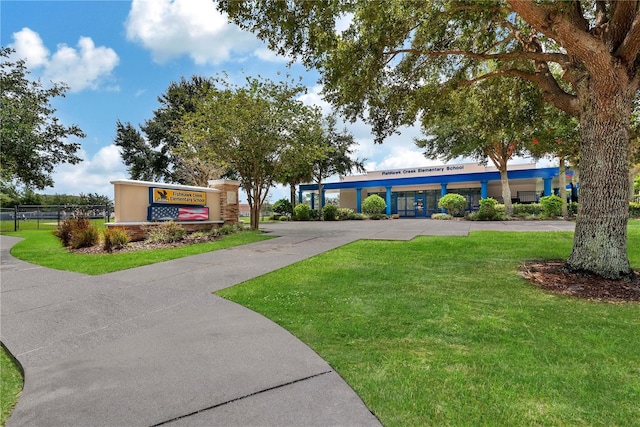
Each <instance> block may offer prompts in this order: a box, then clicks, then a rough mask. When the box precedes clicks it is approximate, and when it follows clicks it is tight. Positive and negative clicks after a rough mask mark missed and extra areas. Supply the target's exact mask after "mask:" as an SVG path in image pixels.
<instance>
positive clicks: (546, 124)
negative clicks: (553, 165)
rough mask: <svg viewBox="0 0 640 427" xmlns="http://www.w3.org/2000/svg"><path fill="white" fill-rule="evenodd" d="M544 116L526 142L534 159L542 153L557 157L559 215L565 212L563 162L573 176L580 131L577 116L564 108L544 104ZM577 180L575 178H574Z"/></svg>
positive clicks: (566, 211) (576, 170)
mask: <svg viewBox="0 0 640 427" xmlns="http://www.w3.org/2000/svg"><path fill="white" fill-rule="evenodd" d="M545 117H546V118H545V120H544V121H542V123H541V126H540V127H539V128H538V130H537V132H536V133H535V134H534V135H533V138H532V139H531V140H530V141H529V142H528V144H527V145H528V146H527V150H528V151H529V153H530V154H531V155H532V156H533V157H534V158H537V159H540V158H542V157H545V156H550V157H552V158H555V159H558V162H559V173H558V181H559V185H560V199H562V216H563V217H566V216H567V215H568V206H567V194H566V193H567V173H566V172H567V163H569V164H570V165H571V167H572V169H573V173H574V177H575V175H576V174H577V173H578V169H579V163H580V156H579V151H580V148H579V145H580V133H579V126H578V120H576V118H575V117H573V116H570V115H568V114H567V113H565V112H564V111H561V110H558V109H553V108H551V107H550V106H547V108H546V114H545ZM576 182H577V180H576Z"/></svg>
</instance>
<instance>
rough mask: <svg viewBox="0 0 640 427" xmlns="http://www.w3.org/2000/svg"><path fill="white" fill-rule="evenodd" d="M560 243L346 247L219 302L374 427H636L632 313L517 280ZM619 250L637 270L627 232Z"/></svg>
mask: <svg viewBox="0 0 640 427" xmlns="http://www.w3.org/2000/svg"><path fill="white" fill-rule="evenodd" d="M19 235H21V236H23V237H26V238H27V240H25V241H24V242H22V243H20V244H18V245H16V246H15V247H14V250H13V251H12V253H14V255H16V256H20V257H26V258H28V259H29V258H30V259H31V260H35V259H37V260H38V261H39V263H41V264H42V262H40V261H44V260H46V261H47V262H51V263H56V262H57V263H60V265H64V267H65V268H66V269H69V270H74V271H82V272H85V273H89V274H100V273H99V272H96V271H97V269H98V265H100V264H101V263H103V262H104V261H102V260H101V258H100V257H102V256H95V255H74V254H69V253H66V251H64V250H63V249H61V248H59V245H56V244H53V243H52V242H54V243H57V241H56V240H55V239H53V240H52V239H51V238H52V236H51V235H50V234H49V233H48V232H33V231H31V232H24V233H19ZM243 235H244V233H241V234H239V235H232V236H229V237H228V238H227V239H230V238H233V237H234V236H236V237H237V238H240V237H241V236H243ZM248 235H249V236H252V238H254V239H258V238H261V237H260V236H259V235H254V234H251V233H249V234H248ZM244 237H246V235H244ZM244 237H242V238H244ZM225 240H226V239H225ZM223 242H224V241H223ZM571 244H572V234H571V233H503V232H476V233H472V234H471V235H470V236H469V237H419V238H416V239H414V240H412V241H410V242H389V241H359V242H355V243H352V244H350V245H347V246H344V247H342V248H339V249H336V250H333V251H330V252H328V253H325V254H322V255H319V256H315V257H312V258H310V259H308V260H305V261H302V262H300V263H297V264H295V265H293V266H290V267H286V268H283V269H280V270H278V271H276V272H273V273H270V274H268V275H265V276H262V277H259V278H257V279H254V280H251V281H248V282H245V283H243V284H240V285H237V286H234V287H232V288H229V289H226V290H223V291H220V292H219V294H220V295H222V296H224V297H226V298H229V299H231V300H234V301H237V302H239V303H241V304H243V305H245V306H247V307H249V308H252V309H254V310H256V311H258V312H260V313H263V314H264V315H266V316H267V317H269V318H271V319H273V320H274V321H276V322H278V323H279V324H280V325H282V326H284V327H285V328H287V329H288V330H290V331H291V332H292V333H294V334H295V335H297V336H298V337H300V338H301V339H302V340H303V341H304V342H306V343H307V344H309V345H310V346H311V347H312V348H314V349H315V350H316V351H317V352H318V353H319V354H320V355H321V356H322V357H323V358H325V360H327V361H328V362H329V363H330V364H331V365H332V366H333V367H334V368H335V369H336V371H337V372H339V373H340V375H342V376H343V377H344V378H345V380H347V382H348V383H349V384H350V385H351V386H352V387H353V388H354V389H355V390H356V392H357V393H358V394H359V395H360V396H361V397H362V398H363V400H364V401H365V403H366V404H367V405H368V406H369V408H371V409H372V411H373V412H374V413H375V414H376V415H377V416H378V417H379V418H380V420H381V421H382V422H383V424H384V425H385V426H387V427H388V426H424V425H449V426H468V425H491V426H494V425H496V426H500V425H501V426H513V425H518V426H523V425H524V426H541V425H544V426H566V425H571V426H573V425H580V426H584V425H603V426H604V425H606V426H609V425H618V426H630V425H640V422H639V421H638V420H640V405H639V404H638V402H640V351H638V349H639V348H640V333H638V331H639V330H640V304H637V303H636V304H612V303H596V302H588V301H581V300H577V299H573V298H567V297H559V296H555V295H551V294H547V293H545V292H542V291H540V290H538V289H536V288H534V287H532V286H531V285H529V284H528V283H527V282H525V281H524V280H523V279H521V278H520V277H519V276H518V274H517V268H518V265H519V264H520V263H521V262H522V261H524V260H530V259H554V258H566V257H567V256H568V254H569V252H570V250H571ZM628 247H629V248H630V253H629V257H630V260H631V263H632V265H633V266H634V267H635V268H639V267H640V250H639V249H638V248H640V221H631V222H630V223H629V242H628ZM56 248H58V249H56ZM180 249H182V248H180ZM203 249H204V248H203ZM198 250H200V249H198ZM207 250H211V249H207ZM16 251H17V252H16ZM170 251H176V252H175V253H172V254H171V255H169V256H171V257H177V256H185V255H186V254H185V253H183V252H180V251H177V250H165V251H160V252H170ZM202 251H204V250H202ZM61 252H62V253H61ZM154 252H155V251H154ZM198 253H199V252H198ZM122 255H126V254H122ZM140 255H141V253H140V252H138V253H136V256H135V257H134V258H137V257H138V256H140ZM109 256H111V257H113V256H114V255H107V256H106V257H107V258H108V257H109ZM156 256H159V255H153V256H149V257H148V258H146V260H145V264H148V263H151V262H156V261H160V259H155V260H154V257H156ZM92 258H95V259H96V260H97V261H92V260H91V259H92ZM167 259H169V258H167ZM91 263H94V264H95V265H94V266H93V267H87V266H85V264H91ZM43 265H46V264H43ZM53 265H55V264H53ZM60 265H58V266H57V267H58V268H60ZM117 266H120V268H119V269H123V268H129V267H130V266H133V265H128V264H126V260H121V261H119V262H116V263H114V264H113V265H112V266H111V267H110V268H116V267H117ZM81 269H82V270H81ZM85 269H87V270H89V271H91V272H89V271H87V270H85ZM111 271H113V270H111ZM9 362H10V359H8V358H6V357H4V358H2V357H0V369H1V371H2V375H3V376H2V383H3V387H2V395H1V396H0V400H2V402H3V405H2V411H3V415H2V416H3V417H6V416H7V415H6V413H5V408H7V406H6V402H11V400H12V397H11V396H14V395H15V394H16V393H18V392H19V390H20V387H21V383H20V381H18V382H17V383H16V382H15V381H14V382H13V384H14V386H13V390H14V391H7V390H6V389H5V387H4V384H5V374H7V373H12V375H13V376H14V377H15V375H17V376H18V378H19V373H18V371H17V370H16V368H15V367H13V366H11V364H10V363H9ZM6 383H7V384H9V381H8V380H7V381H6ZM16 384H17V385H16ZM11 393H12V394H11ZM3 419H6V418H3Z"/></svg>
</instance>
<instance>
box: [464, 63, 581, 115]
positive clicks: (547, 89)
mask: <svg viewBox="0 0 640 427" xmlns="http://www.w3.org/2000/svg"><path fill="white" fill-rule="evenodd" d="M498 76H514V77H519V78H521V79H524V80H528V81H530V82H532V83H535V84H537V85H538V86H539V87H540V89H541V90H542V97H543V99H544V100H545V101H547V102H548V103H550V104H552V105H553V106H555V107H556V108H558V109H560V110H562V111H564V112H565V113H567V114H571V115H573V116H577V115H578V112H579V111H578V105H577V98H576V96H575V95H571V94H568V93H567V92H565V91H564V90H563V89H562V88H561V87H560V85H558V82H557V81H556V79H555V78H553V76H552V75H550V74H549V75H548V76H547V75H544V74H538V73H531V72H527V71H522V70H518V69H507V70H498V71H493V72H490V73H487V74H483V75H481V76H478V77H476V78H473V79H470V80H467V81H465V82H462V83H461V84H464V85H469V84H473V83H475V82H478V81H481V80H485V79H488V78H492V77H498Z"/></svg>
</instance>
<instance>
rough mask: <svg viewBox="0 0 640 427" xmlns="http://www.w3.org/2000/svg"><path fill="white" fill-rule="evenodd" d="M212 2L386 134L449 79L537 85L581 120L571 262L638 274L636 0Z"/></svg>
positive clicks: (639, 37)
mask: <svg viewBox="0 0 640 427" xmlns="http://www.w3.org/2000/svg"><path fill="white" fill-rule="evenodd" d="M217 4H218V8H219V9H221V10H222V11H224V12H226V13H228V15H229V17H230V18H231V20H232V21H233V22H234V23H236V24H238V25H240V26H241V27H243V28H245V29H249V30H251V31H253V32H255V33H256V34H257V35H258V37H260V38H261V39H263V40H266V41H267V42H268V44H269V47H270V48H272V49H274V50H276V51H278V52H280V53H282V54H285V55H293V56H294V57H297V58H300V59H301V60H302V61H303V63H304V64H305V65H307V66H308V67H314V68H317V69H318V70H320V72H321V82H322V83H323V85H324V93H325V96H326V98H327V99H328V100H329V101H330V102H332V103H333V104H334V105H336V106H339V107H340V108H341V111H342V112H343V113H344V114H345V115H347V116H348V117H350V118H355V117H358V116H360V117H362V118H364V119H365V120H366V121H368V122H369V123H371V124H372V127H373V131H374V133H375V134H376V135H377V137H378V140H379V141H381V140H382V139H383V138H384V137H386V136H387V135H389V134H390V133H392V132H395V131H396V130H397V129H398V127H399V126H400V125H403V124H409V125H411V124H413V123H414V122H415V120H416V118H417V117H418V116H419V115H420V114H421V113H422V112H423V111H424V110H425V109H427V108H429V105H430V104H431V103H432V102H433V100H434V99H437V97H438V96H440V93H441V91H442V89H443V88H444V87H446V86H448V85H449V84H458V83H460V82H463V81H464V82H473V81H478V80H482V79H487V78H492V77H504V76H515V77H519V78H522V79H525V80H528V81H530V82H532V83H534V84H536V85H537V86H538V87H539V88H540V91H541V96H542V98H543V99H544V100H545V101H547V102H549V103H551V104H553V105H554V106H555V107H557V108H559V109H561V110H563V111H565V112H566V113H568V114H571V115H574V116H576V117H577V118H578V120H579V122H580V133H581V144H580V149H581V153H580V162H581V165H580V166H581V183H580V184H581V187H580V189H581V197H580V200H581V203H580V210H579V214H578V218H577V222H576V232H575V235H574V245H573V250H572V253H571V256H570V257H569V259H568V260H567V267H568V268H569V269H571V270H580V271H588V272H592V273H595V274H598V275H600V276H603V277H608V278H621V277H625V276H628V275H629V274H631V273H632V271H631V267H630V265H629V261H628V256H627V243H626V225H627V219H628V194H629V192H628V185H629V176H628V171H629V161H628V156H629V150H628V146H629V136H630V134H629V125H630V116H631V108H632V104H633V101H634V99H635V98H637V96H638V87H639V85H640V74H639V70H640V63H639V59H638V53H639V52H640V13H639V1H638V0H629V1H607V0H602V1H595V0H594V1H544V2H535V1H527V0H506V1H497V0H496V1H491V0H489V1H477V2H459V1H455V0H433V1H383V0H379V1H374V0H367V1H351V0H334V1H300V2H295V1H285V0H282V1H277V0H255V1H249V2H244V1H236V0H221V1H219V2H218V3H217ZM343 28H344V29H343ZM488 63H491V64H497V67H489V66H487V64H488ZM555 70H558V71H559V72H554V71H555Z"/></svg>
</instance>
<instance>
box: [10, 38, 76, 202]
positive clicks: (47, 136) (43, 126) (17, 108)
mask: <svg viewBox="0 0 640 427" xmlns="http://www.w3.org/2000/svg"><path fill="white" fill-rule="evenodd" d="M11 52H12V50H11V49H9V48H5V47H3V48H1V50H0V88H1V90H2V103H1V104H0V123H1V127H2V133H1V138H0V140H1V141H2V144H1V145H0V147H1V150H2V162H1V163H0V177H1V179H2V180H3V181H5V182H7V183H10V182H15V183H17V184H21V185H24V186H26V187H29V188H38V189H41V190H42V189H44V188H46V187H51V186H53V178H52V177H51V174H52V173H53V170H54V168H55V166H56V165H58V164H61V163H71V164H76V163H79V162H80V161H81V160H82V159H80V158H79V157H78V156H77V155H76V152H77V151H78V150H79V149H80V143H78V142H73V141H69V140H68V139H69V138H70V137H76V138H84V136H85V135H84V133H83V132H82V130H80V128H79V127H78V126H76V125H71V126H65V125H63V124H62V123H60V120H59V119H58V117H56V116H55V113H56V110H55V109H54V108H53V107H52V106H51V100H52V99H53V98H56V97H64V95H65V92H66V91H67V86H65V85H64V84H61V83H54V84H52V85H51V87H49V88H45V87H43V85H42V83H41V82H40V81H39V80H36V81H32V80H29V78H28V75H29V71H28V70H27V68H26V65H25V62H24V60H17V61H15V62H12V61H10V60H9V56H10V54H11Z"/></svg>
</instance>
